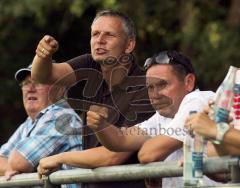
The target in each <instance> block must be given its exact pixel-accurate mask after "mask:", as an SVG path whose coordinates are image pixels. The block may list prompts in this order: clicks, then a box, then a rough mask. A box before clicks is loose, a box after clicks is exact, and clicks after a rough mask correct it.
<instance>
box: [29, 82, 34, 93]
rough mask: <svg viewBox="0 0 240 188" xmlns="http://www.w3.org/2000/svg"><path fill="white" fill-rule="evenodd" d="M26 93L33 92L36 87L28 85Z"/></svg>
mask: <svg viewBox="0 0 240 188" xmlns="http://www.w3.org/2000/svg"><path fill="white" fill-rule="evenodd" d="M28 91H31V92H35V91H36V86H35V84H29V86H28Z"/></svg>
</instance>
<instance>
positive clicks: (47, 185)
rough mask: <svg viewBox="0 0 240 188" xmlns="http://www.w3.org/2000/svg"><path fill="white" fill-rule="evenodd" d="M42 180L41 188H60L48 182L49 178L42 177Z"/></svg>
mask: <svg viewBox="0 0 240 188" xmlns="http://www.w3.org/2000/svg"><path fill="white" fill-rule="evenodd" d="M42 179H43V182H44V186H43V188H61V185H53V184H52V183H51V182H50V180H49V176H44V177H43V178H42Z"/></svg>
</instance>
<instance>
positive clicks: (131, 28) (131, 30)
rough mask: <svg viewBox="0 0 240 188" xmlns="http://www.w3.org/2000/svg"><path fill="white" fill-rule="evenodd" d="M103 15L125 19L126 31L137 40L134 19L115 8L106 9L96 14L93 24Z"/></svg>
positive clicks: (129, 36) (130, 37) (124, 26)
mask: <svg viewBox="0 0 240 188" xmlns="http://www.w3.org/2000/svg"><path fill="white" fill-rule="evenodd" d="M101 16H112V17H118V18H120V19H121V20H122V21H123V28H124V31H125V33H126V35H127V37H128V38H129V39H133V40H136V29H135V26H134V23H133V21H132V20H131V19H130V18H129V17H128V16H127V15H126V14H124V13H122V12H118V11H114V10H104V11H100V12H98V13H97V14H96V16H95V18H94V20H93V22H92V24H93V23H94V22H95V21H96V20H97V19H98V18H99V17H101Z"/></svg>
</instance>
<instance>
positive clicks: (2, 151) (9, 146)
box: [0, 123, 26, 158]
mask: <svg viewBox="0 0 240 188" xmlns="http://www.w3.org/2000/svg"><path fill="white" fill-rule="evenodd" d="M25 127H26V123H23V124H21V125H20V126H19V127H18V129H17V130H16V131H15V132H14V134H13V135H12V136H11V137H10V138H9V140H8V141H7V142H6V143H5V144H3V145H2V146H1V148H0V155H1V156H4V157H7V158H8V157H9V155H10V152H11V151H12V150H13V149H14V148H15V146H16V143H17V142H18V141H19V140H21V137H22V134H23V132H24V128H25Z"/></svg>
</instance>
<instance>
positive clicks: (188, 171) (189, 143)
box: [183, 111, 197, 187]
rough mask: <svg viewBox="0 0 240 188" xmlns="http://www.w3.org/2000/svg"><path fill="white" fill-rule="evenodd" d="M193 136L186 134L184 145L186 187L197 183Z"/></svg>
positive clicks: (192, 112)
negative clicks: (194, 173)
mask: <svg viewBox="0 0 240 188" xmlns="http://www.w3.org/2000/svg"><path fill="white" fill-rule="evenodd" d="M194 113H196V111H190V112H189V115H191V114H194ZM193 143H194V141H193V138H192V136H191V135H190V134H188V133H187V134H186V136H185V139H184V145H183V182H184V187H192V186H195V185H196V184H197V182H196V180H195V179H194V178H193V173H192V169H193V161H192V151H193Z"/></svg>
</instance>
